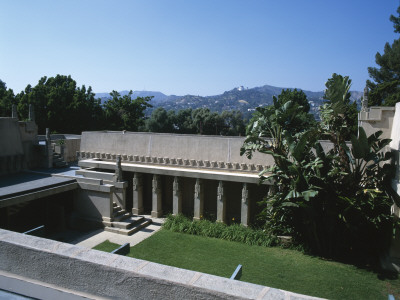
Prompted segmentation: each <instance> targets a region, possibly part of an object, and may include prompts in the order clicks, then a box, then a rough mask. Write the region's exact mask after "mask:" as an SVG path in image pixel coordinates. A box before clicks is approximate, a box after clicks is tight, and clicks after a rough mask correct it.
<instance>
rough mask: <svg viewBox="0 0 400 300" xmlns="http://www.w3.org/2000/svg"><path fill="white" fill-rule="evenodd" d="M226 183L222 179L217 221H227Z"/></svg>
mask: <svg viewBox="0 0 400 300" xmlns="http://www.w3.org/2000/svg"><path fill="white" fill-rule="evenodd" d="M225 194H226V193H225V190H224V183H223V182H222V181H220V182H219V183H218V189H217V222H223V223H225V222H226V195H225Z"/></svg>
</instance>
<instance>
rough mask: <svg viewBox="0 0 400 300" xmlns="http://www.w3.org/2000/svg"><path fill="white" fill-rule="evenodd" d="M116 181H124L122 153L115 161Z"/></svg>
mask: <svg viewBox="0 0 400 300" xmlns="http://www.w3.org/2000/svg"><path fill="white" fill-rule="evenodd" d="M114 181H122V166H121V155H118V156H117V159H116V161H115V179H114Z"/></svg>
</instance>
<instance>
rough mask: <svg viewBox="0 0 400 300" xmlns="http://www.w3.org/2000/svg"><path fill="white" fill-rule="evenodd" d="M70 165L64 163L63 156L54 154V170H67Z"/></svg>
mask: <svg viewBox="0 0 400 300" xmlns="http://www.w3.org/2000/svg"><path fill="white" fill-rule="evenodd" d="M67 166H68V164H67V163H66V162H65V161H64V159H63V158H62V156H61V154H58V153H55V152H53V167H54V168H65V167H67Z"/></svg>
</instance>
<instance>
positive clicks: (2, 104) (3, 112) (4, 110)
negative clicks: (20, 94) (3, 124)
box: [0, 80, 16, 117]
mask: <svg viewBox="0 0 400 300" xmlns="http://www.w3.org/2000/svg"><path fill="white" fill-rule="evenodd" d="M15 103H16V102H15V96H14V92H13V90H12V89H7V86H6V83H5V82H4V81H2V80H0V117H11V107H12V105H13V104H15Z"/></svg>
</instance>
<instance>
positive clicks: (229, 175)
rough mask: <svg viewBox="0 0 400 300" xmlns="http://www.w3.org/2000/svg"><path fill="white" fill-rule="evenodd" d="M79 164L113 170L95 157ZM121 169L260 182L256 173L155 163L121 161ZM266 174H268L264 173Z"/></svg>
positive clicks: (110, 163)
mask: <svg viewBox="0 0 400 300" xmlns="http://www.w3.org/2000/svg"><path fill="white" fill-rule="evenodd" d="M79 166H80V167H83V168H95V169H106V170H115V162H110V161H102V160H96V159H86V160H81V161H79ZM121 167H122V170H123V171H128V172H137V173H149V174H158V175H168V176H178V177H179V176H181V177H190V178H199V179H211V180H222V181H233V182H241V183H255V184H258V183H259V182H260V177H259V175H258V174H257V173H255V174H254V173H253V174H251V173H242V172H232V171H231V172H225V171H219V170H203V169H190V168H183V167H167V166H157V165H141V164H133V163H122V164H121ZM266 175H268V174H266ZM264 183H265V184H272V182H264Z"/></svg>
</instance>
